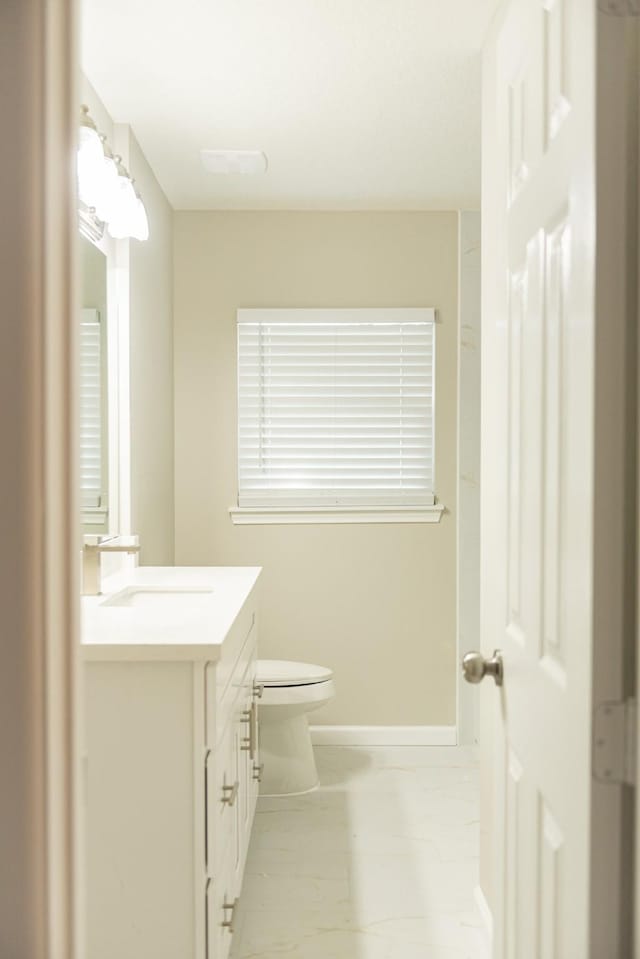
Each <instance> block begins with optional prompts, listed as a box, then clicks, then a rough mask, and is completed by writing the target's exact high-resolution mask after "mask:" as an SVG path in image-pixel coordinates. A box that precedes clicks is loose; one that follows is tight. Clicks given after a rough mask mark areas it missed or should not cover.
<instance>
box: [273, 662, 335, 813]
mask: <svg viewBox="0 0 640 959" xmlns="http://www.w3.org/2000/svg"><path fill="white" fill-rule="evenodd" d="M256 682H257V684H258V686H261V687H262V697H261V699H260V706H259V710H258V716H259V723H260V757H261V758H260V762H261V763H262V765H263V771H262V782H261V783H260V795H261V796H295V795H299V794H300V793H306V792H311V791H312V790H313V789H316V788H317V786H318V771H317V769H316V761H315V757H314V755H313V746H312V744H311V736H310V734H309V724H308V722H307V715H308V714H309V713H310V712H312V711H313V710H314V709H319V708H320V707H321V706H323V705H324V704H325V703H327V702H328V701H329V700H330V699H332V698H333V697H334V696H335V685H334V682H333V673H332V672H331V670H330V669H326V668H325V667H324V666H314V665H312V664H310V663H293V662H287V661H286V660H280V659H261V660H258V663H257V667H256Z"/></svg>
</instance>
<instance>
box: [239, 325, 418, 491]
mask: <svg viewBox="0 0 640 959" xmlns="http://www.w3.org/2000/svg"><path fill="white" fill-rule="evenodd" d="M238 380H239V389H238V485H239V495H238V506H239V507H240V510H242V509H243V508H245V509H247V508H248V509H258V508H264V507H271V508H277V507H281V508H299V509H304V508H309V507H311V508H315V509H325V510H335V509H351V508H363V507H366V508H369V509H379V508H389V507H399V508H405V507H411V508H419V507H429V506H432V505H433V503H434V495H433V467H434V463H433V453H434V404H433V400H434V311H433V310H432V309H351V310H322V309H309V310H286V309H283V310H239V311H238Z"/></svg>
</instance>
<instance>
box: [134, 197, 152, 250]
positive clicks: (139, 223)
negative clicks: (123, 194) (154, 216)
mask: <svg viewBox="0 0 640 959" xmlns="http://www.w3.org/2000/svg"><path fill="white" fill-rule="evenodd" d="M132 236H133V238H134V239H135V240H148V239H149V220H148V219H147V211H146V210H145V208H144V203H143V202H142V200H141V199H140V197H136V211H135V216H134V220H133V234H132Z"/></svg>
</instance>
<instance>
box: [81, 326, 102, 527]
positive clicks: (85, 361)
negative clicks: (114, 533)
mask: <svg viewBox="0 0 640 959" xmlns="http://www.w3.org/2000/svg"><path fill="white" fill-rule="evenodd" d="M102 366H103V350H102V325H101V323H100V313H99V312H98V310H94V309H83V310H82V311H81V319H80V390H79V392H80V500H81V507H82V513H83V522H84V524H85V525H87V524H89V525H92V526H95V525H100V524H102V523H103V522H104V517H105V515H106V502H105V498H106V497H105V485H106V484H105V475H104V474H105V469H104V466H105V464H104V461H105V455H104V419H105V413H104V403H103V396H102V393H103V388H102V381H103V371H102Z"/></svg>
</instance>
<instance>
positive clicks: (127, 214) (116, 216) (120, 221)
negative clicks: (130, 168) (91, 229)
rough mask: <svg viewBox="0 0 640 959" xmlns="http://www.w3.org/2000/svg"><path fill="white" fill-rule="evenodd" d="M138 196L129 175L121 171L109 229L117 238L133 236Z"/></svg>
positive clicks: (108, 225)
mask: <svg viewBox="0 0 640 959" xmlns="http://www.w3.org/2000/svg"><path fill="white" fill-rule="evenodd" d="M137 202H138V197H137V196H136V191H135V190H134V188H133V183H132V182H131V180H130V179H129V177H128V176H127V175H126V174H124V173H120V175H119V176H118V184H117V189H116V191H115V194H114V202H113V208H112V212H111V216H110V217H109V220H108V223H107V229H108V230H109V233H110V235H111V236H112V237H113V238H114V239H115V240H123V239H125V238H126V237H130V236H133V233H134V225H135V220H136V216H137Z"/></svg>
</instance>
